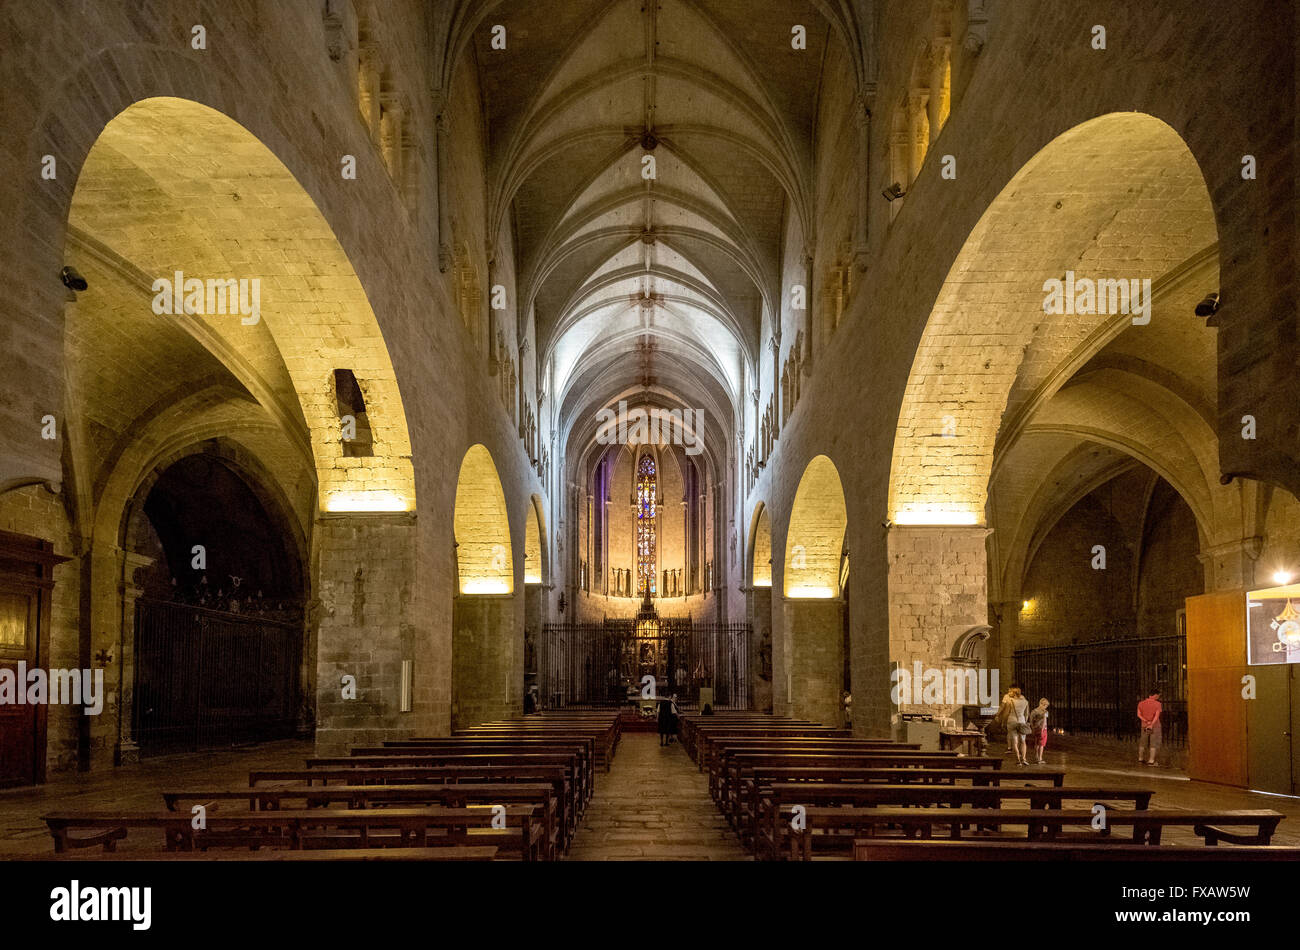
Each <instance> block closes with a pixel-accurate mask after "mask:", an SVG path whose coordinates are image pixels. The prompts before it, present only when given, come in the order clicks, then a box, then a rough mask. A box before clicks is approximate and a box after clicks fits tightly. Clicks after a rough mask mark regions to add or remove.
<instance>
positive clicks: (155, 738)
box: [134, 600, 302, 753]
mask: <svg viewBox="0 0 1300 950" xmlns="http://www.w3.org/2000/svg"><path fill="white" fill-rule="evenodd" d="M135 637H136V640H135V642H136V651H135V704H134V705H135V709H134V715H135V720H134V722H135V738H136V742H137V743H139V745H140V749H141V751H142V752H143V753H150V752H175V751H180V750H195V749H201V748H211V747H214V746H224V745H231V744H233V743H238V742H253V741H260V740H266V739H281V738H287V737H289V736H292V735H293V734H294V731H295V729H296V727H297V716H298V705H299V700H300V695H301V691H300V686H299V678H298V670H299V665H300V662H301V657H302V630H301V628H300V627H299V626H298V625H296V624H292V623H286V622H283V621H278V620H270V619H268V618H265V617H256V616H249V615H245V614H234V613H227V612H225V611H220V610H209V609H206V608H203V607H191V606H187V605H185V604H173V603H166V602H162V601H154V600H138V601H136V609H135Z"/></svg>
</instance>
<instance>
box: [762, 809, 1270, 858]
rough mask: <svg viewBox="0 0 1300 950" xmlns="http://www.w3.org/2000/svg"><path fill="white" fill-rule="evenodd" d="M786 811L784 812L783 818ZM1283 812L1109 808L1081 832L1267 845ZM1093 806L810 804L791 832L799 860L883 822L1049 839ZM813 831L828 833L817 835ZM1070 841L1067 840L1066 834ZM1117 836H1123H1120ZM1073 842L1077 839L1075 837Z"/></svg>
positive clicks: (1083, 821)
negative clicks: (1014, 831)
mask: <svg viewBox="0 0 1300 950" xmlns="http://www.w3.org/2000/svg"><path fill="white" fill-rule="evenodd" d="M785 817H786V816H785V814H783V815H782V818H783V819H784V818H785ZM1284 817H1285V816H1284V815H1283V814H1282V813H1281V812H1276V811H1271V810H1267V809H1250V810H1240V811H1220V812H1204V811H1172V810H1169V811H1166V810H1156V809H1149V810H1146V811H1136V810H1134V811H1128V810H1126V809H1120V808H1111V809H1107V811H1106V830H1105V831H1090V832H1089V833H1087V834H1085V835H1083V836H1082V837H1084V838H1087V839H1088V841H1089V842H1091V843H1098V844H1103V843H1104V844H1109V843H1110V840H1109V839H1110V838H1111V835H1110V831H1111V829H1112V828H1115V827H1126V826H1127V827H1129V828H1131V829H1132V836H1131V838H1130V839H1129V840H1131V841H1132V842H1133V843H1134V844H1149V845H1158V844H1160V836H1161V832H1162V831H1163V830H1164V829H1165V828H1168V827H1185V828H1191V829H1192V830H1193V833H1194V834H1197V835H1201V836H1202V837H1205V835H1204V834H1203V832H1204V830H1205V828H1206V826H1208V825H1214V826H1222V827H1238V828H1253V829H1254V833H1253V834H1251V835H1248V836H1242V837H1243V838H1245V837H1248V838H1249V839H1250V840H1251V841H1252V843H1255V844H1268V843H1269V842H1270V841H1271V840H1272V836H1273V833H1274V831H1276V829H1277V825H1278V822H1280V821H1281V820H1282V819H1283V818H1284ZM1093 818H1094V816H1093V814H1092V811H1091V809H1084V808H1060V809H1056V808H1033V809H1010V808H853V807H848V808H817V807H814V808H807V809H805V811H804V821H805V826H804V828H803V830H795V829H793V828H792V829H791V831H790V833H789V840H790V854H791V858H792V859H795V860H799V859H802V860H805V861H807V860H809V859H810V858H811V852H812V848H813V839H814V838H816V839H817V841H818V844H820V845H823V846H825V847H827V848H833V847H835V846H836V845H841V846H843V845H844V844H845V842H846V841H848V840H849V839H848V838H847V836H846V834H844V833H845V832H847V833H848V835H851V836H853V837H866V836H870V835H874V834H875V832H876V831H877V830H879V829H882V828H885V827H898V828H902V829H903V834H904V835H905V836H908V837H911V836H917V837H920V838H930V837H932V835H933V831H934V826H936V825H938V826H946V827H947V828H948V833H949V835H950V836H951V837H952V838H954V839H956V838H960V837H961V836H962V831H963V829H965V828H967V827H977V826H980V825H988V824H997V825H1000V826H1002V827H1003V828H1004V829H1005V828H1006V827H1007V826H1008V825H1011V826H1024V827H1025V828H1026V829H1027V834H1026V837H1027V838H1028V839H1029V840H1051V839H1054V838H1057V837H1058V836H1059V835H1060V834H1061V832H1062V831H1063V829H1065V828H1067V827H1070V826H1077V825H1083V826H1087V827H1089V828H1090V827H1091V825H1092V822H1093ZM815 831H822V832H826V833H824V834H820V835H815V834H814V832H815ZM1066 840H1069V839H1066ZM1114 840H1115V841H1120V840H1123V839H1120V838H1118V837H1116V838H1114ZM1072 843H1073V842H1072Z"/></svg>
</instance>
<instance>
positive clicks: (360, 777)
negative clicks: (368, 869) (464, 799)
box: [248, 765, 578, 850]
mask: <svg viewBox="0 0 1300 950" xmlns="http://www.w3.org/2000/svg"><path fill="white" fill-rule="evenodd" d="M267 782H280V783H291V784H301V785H304V786H306V787H308V788H323V787H330V783H331V782H338V783H342V784H343V785H345V786H352V785H362V786H367V787H370V786H374V787H390V786H393V785H399V786H400V785H447V784H461V783H465V784H478V783H489V784H490V783H501V782H523V783H530V782H545V783H547V784H549V785H551V787H552V788H553V789H554V790H555V793H556V795H557V796H558V814H557V816H556V821H557V823H558V825H559V828H560V831H561V833H562V836H563V842H564V844H563V848H564V850H568V847H569V844H570V842H571V841H572V839H573V834H574V832H575V831H576V830H577V824H578V803H577V792H576V789H575V786H574V782H573V776H572V771H571V770H570V769H568V768H566V767H565V766H561V765H556V766H528V767H527V768H524V767H520V766H509V765H439V766H422V767H405V766H401V767H381V768H338V769H325V768H313V769H307V768H300V769H258V770H256V771H252V772H250V773H249V775H248V784H249V788H250V789H257V788H260V787H261V786H263V785H264V784H265V783H267Z"/></svg>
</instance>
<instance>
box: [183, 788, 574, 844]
mask: <svg viewBox="0 0 1300 950" xmlns="http://www.w3.org/2000/svg"><path fill="white" fill-rule="evenodd" d="M162 796H163V804H164V805H166V807H167V810H168V811H176V810H177V806H178V805H180V804H182V803H191V804H199V805H203V806H205V807H207V806H209V805H216V804H217V803H221V802H241V803H246V804H247V806H248V808H249V809H250V810H252V811H276V810H283V809H285V808H291V807H294V803H301V807H302V808H328V807H330V806H331V805H342V806H344V807H347V808H375V807H392V806H394V805H403V806H406V807H408V808H409V807H413V806H430V805H441V806H443V807H447V808H464V807H466V806H468V805H498V804H499V805H529V804H531V805H536V806H537V807H538V809H539V810H540V812H541V815H542V823H543V828H544V841H545V845H546V849H547V854H546V858H547V859H548V860H554V859H555V858H556V856H557V854H558V852H559V851H562V850H566V849H567V843H566V840H565V839H564V838H563V837H562V836H561V834H560V829H559V822H558V819H557V808H556V806H557V804H558V801H557V797H556V793H555V788H554V787H553V786H552V785H550V784H545V783H543V784H533V783H525V782H505V783H492V784H479V783H465V784H442V785H326V786H320V785H287V786H285V785H281V786H275V787H261V788H222V789H196V790H193V791H184V792H163V793H162Z"/></svg>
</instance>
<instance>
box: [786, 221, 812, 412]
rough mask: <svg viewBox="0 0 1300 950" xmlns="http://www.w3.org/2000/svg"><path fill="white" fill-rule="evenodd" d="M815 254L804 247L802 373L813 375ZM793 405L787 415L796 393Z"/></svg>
mask: <svg viewBox="0 0 1300 950" xmlns="http://www.w3.org/2000/svg"><path fill="white" fill-rule="evenodd" d="M813 263H814V255H813V250H812V247H811V246H809V247H806V248H805V249H804V257H803V285H804V291H805V292H804V310H803V354H802V359H801V362H802V364H803V368H802V374H801V375H804V376H810V375H812V363H813V281H815V280H816V279H817V278H816V275H815V274H814V272H813ZM791 384H792V385H793V386H795V387H797V386H798V385H799V380H798V379H792V380H791ZM790 401H791V405H790V408H789V410H787V411H786V413H785V417H786V418H787V419H788V418H790V411H792V410H793V409H794V401H795V400H794V393H791V394H790Z"/></svg>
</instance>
